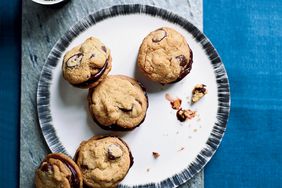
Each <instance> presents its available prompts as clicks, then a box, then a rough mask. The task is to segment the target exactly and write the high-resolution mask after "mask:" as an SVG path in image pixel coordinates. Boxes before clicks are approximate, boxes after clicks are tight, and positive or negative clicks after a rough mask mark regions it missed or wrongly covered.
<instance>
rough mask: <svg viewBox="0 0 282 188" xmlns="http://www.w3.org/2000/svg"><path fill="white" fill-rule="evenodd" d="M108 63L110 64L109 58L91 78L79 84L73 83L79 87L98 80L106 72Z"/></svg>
mask: <svg viewBox="0 0 282 188" xmlns="http://www.w3.org/2000/svg"><path fill="white" fill-rule="evenodd" d="M108 64H109V58H108V59H106V61H105V64H104V65H103V67H102V68H101V69H100V70H99V72H97V73H96V74H94V75H91V78H90V79H89V80H87V81H85V82H82V83H79V84H73V85H74V86H78V87H87V86H88V85H90V84H92V83H93V82H96V81H98V80H99V79H100V78H101V76H102V75H103V74H104V72H105V71H106V69H107V67H108Z"/></svg>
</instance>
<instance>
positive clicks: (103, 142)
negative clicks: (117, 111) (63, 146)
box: [75, 136, 133, 188]
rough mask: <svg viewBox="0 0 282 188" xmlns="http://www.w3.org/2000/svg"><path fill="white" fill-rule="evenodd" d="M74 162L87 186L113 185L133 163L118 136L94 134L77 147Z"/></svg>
mask: <svg viewBox="0 0 282 188" xmlns="http://www.w3.org/2000/svg"><path fill="white" fill-rule="evenodd" d="M75 159H76V162H77V164H78V166H79V168H80V169H81V172H82V174H83V179H84V184H86V185H87V186H89V187H93V188H96V187H97V188H99V187H101V188H102V187H103V188H106V187H115V186H117V184H118V183H119V182H120V181H122V179H123V178H124V177H125V176H126V174H127V172H128V170H129V168H130V167H131V165H132V164H133V158H132V156H131V153H130V151H129V149H128V146H127V145H126V144H125V142H124V141H122V140H121V139H120V138H117V137H111V136H98V137H97V136H96V137H92V138H91V139H89V140H87V141H84V142H82V143H81V144H80V147H79V148H78V149H77V152H76V156H75Z"/></svg>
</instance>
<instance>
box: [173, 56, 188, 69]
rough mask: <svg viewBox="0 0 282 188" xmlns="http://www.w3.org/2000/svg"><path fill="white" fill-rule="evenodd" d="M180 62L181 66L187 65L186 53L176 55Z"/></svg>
mask: <svg viewBox="0 0 282 188" xmlns="http://www.w3.org/2000/svg"><path fill="white" fill-rule="evenodd" d="M175 58H176V59H177V61H178V62H179V64H180V66H182V67H185V66H186V65H187V59H186V57H185V56H184V55H179V56H176V57H175Z"/></svg>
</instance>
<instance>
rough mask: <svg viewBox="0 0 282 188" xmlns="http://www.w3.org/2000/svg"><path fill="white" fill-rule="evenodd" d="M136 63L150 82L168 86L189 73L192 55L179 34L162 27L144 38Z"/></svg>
mask: <svg viewBox="0 0 282 188" xmlns="http://www.w3.org/2000/svg"><path fill="white" fill-rule="evenodd" d="M137 63H138V66H139V68H140V70H141V71H142V72H143V73H144V74H145V75H146V76H147V77H148V78H150V79H151V80H153V81H156V82H159V83H161V84H170V83H175V82H178V81H180V80H182V79H183V78H184V77H185V76H186V75H187V74H188V73H189V72H190V71H191V69H192V63H193V53H192V50H191V49H190V47H189V45H188V44H187V42H186V40H185V38H184V37H183V36H182V35H181V34H180V33H178V32H177V31H175V30H174V29H172V28H168V27H162V28H159V29H157V30H155V31H152V32H151V33H149V35H147V36H146V37H145V38H144V40H143V42H142V44H141V46H140V48H139V54H138V60H137Z"/></svg>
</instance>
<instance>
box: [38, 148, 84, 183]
mask: <svg viewBox="0 0 282 188" xmlns="http://www.w3.org/2000/svg"><path fill="white" fill-rule="evenodd" d="M35 185H36V188H57V187H64V188H82V186H83V180H82V175H81V172H80V169H79V168H78V166H77V165H76V164H75V163H74V161H73V160H72V159H71V158H69V157H67V156H66V155H64V154H61V153H53V154H49V155H47V156H46V158H45V159H44V160H43V161H42V163H41V164H40V166H39V167H38V169H37V170H36V175H35Z"/></svg>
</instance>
